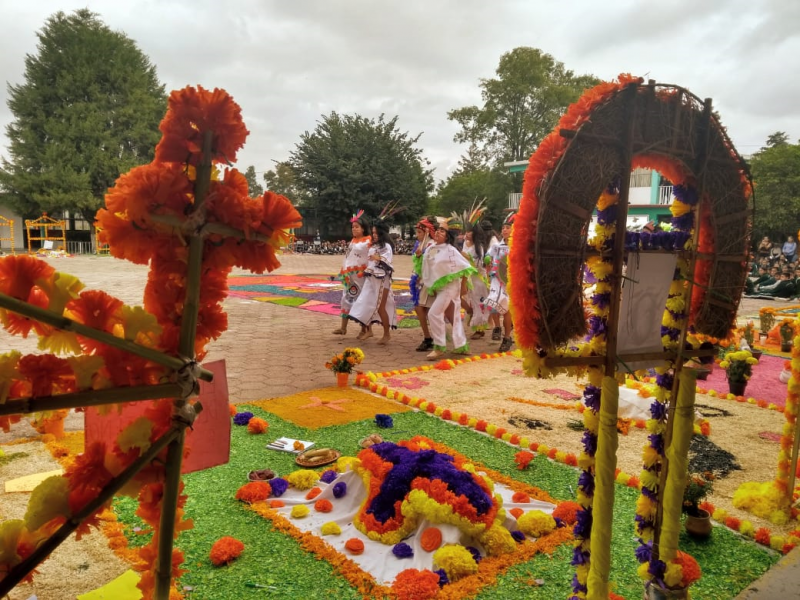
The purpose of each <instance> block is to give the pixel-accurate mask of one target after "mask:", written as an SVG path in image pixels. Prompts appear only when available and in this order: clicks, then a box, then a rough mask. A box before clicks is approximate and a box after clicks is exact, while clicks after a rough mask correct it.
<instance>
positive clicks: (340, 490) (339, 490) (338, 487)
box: [333, 481, 347, 498]
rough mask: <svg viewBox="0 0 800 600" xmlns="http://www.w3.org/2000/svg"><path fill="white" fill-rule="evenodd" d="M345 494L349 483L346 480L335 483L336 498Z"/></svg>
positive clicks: (334, 492)
mask: <svg viewBox="0 0 800 600" xmlns="http://www.w3.org/2000/svg"><path fill="white" fill-rule="evenodd" d="M345 494H347V484H346V483H345V482H344V481H340V482H339V483H335V484H334V485H333V497H334V498H341V497H342V496H344V495H345Z"/></svg>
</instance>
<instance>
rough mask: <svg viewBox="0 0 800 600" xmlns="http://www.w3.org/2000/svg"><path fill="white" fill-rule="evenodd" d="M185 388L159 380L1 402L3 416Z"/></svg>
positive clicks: (147, 396) (171, 395)
mask: <svg viewBox="0 0 800 600" xmlns="http://www.w3.org/2000/svg"><path fill="white" fill-rule="evenodd" d="M182 392H183V389H182V388H181V386H180V385H178V384H177V383H160V384H158V385H137V386H135V387H124V388H110V389H107V390H87V391H85V392H75V393H74V394H61V395H58V396H42V397H40V398H22V399H17V400H9V401H8V402H6V403H5V404H0V416H3V415H24V414H28V413H34V412H42V411H46V410H59V409H62V408H76V407H78V406H101V405H103V404H113V403H117V402H138V401H140V400H156V399H158V398H178V397H179V396H181V394H182Z"/></svg>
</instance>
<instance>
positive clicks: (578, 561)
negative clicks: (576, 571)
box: [570, 546, 589, 567]
mask: <svg viewBox="0 0 800 600" xmlns="http://www.w3.org/2000/svg"><path fill="white" fill-rule="evenodd" d="M588 562H589V552H584V551H583V550H581V549H580V547H579V546H575V548H573V549H572V562H570V564H571V565H572V566H573V567H577V566H578V565H585V564H586V563H588Z"/></svg>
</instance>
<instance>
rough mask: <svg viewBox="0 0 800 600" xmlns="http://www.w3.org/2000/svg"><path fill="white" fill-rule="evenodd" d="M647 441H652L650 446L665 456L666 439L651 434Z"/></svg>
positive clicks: (657, 434) (659, 435)
mask: <svg viewBox="0 0 800 600" xmlns="http://www.w3.org/2000/svg"><path fill="white" fill-rule="evenodd" d="M647 439H649V440H650V446H651V447H652V448H653V449H654V450H655V451H656V452H658V453H659V454H660V455H661V456H664V438H663V437H662V436H661V434H659V433H651V434H650V435H648V436H647Z"/></svg>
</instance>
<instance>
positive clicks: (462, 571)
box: [433, 544, 478, 581]
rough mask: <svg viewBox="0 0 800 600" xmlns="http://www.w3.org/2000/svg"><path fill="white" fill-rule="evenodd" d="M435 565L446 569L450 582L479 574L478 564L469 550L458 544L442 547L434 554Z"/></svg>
mask: <svg viewBox="0 0 800 600" xmlns="http://www.w3.org/2000/svg"><path fill="white" fill-rule="evenodd" d="M433 564H434V565H435V566H436V567H437V568H439V569H444V572H445V573H446V574H447V578H448V579H449V580H450V581H458V580H459V579H461V578H462V577H466V576H467V575H472V574H473V573H477V572H478V563H476V562H475V558H474V557H473V556H472V554H471V553H470V551H469V550H467V549H466V548H465V547H464V546H460V545H457V544H448V545H446V546H442V547H441V548H439V549H438V550H437V551H436V552H434V553H433Z"/></svg>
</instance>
